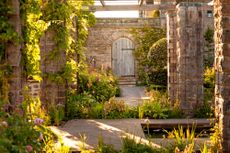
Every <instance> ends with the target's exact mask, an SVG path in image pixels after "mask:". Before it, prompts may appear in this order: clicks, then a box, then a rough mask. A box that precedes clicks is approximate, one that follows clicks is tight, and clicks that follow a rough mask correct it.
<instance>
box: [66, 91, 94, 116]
mask: <svg viewBox="0 0 230 153" xmlns="http://www.w3.org/2000/svg"><path fill="white" fill-rule="evenodd" d="M96 103H97V102H96V100H95V99H94V97H93V96H92V95H90V94H88V93H83V94H75V93H70V95H69V96H68V100H67V113H66V114H67V116H66V117H67V118H68V119H73V118H89V117H90V116H89V115H90V112H91V108H92V107H93V105H94V104H96Z"/></svg>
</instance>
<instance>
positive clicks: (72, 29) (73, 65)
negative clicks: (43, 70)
mask: <svg viewBox="0 0 230 153" xmlns="http://www.w3.org/2000/svg"><path fill="white" fill-rule="evenodd" d="M92 4H93V0H87V1H86V0H85V1H77V0H76V1H64V0H63V1H56V0H51V1H48V2H47V3H46V4H45V6H44V9H43V10H44V11H43V14H44V15H43V19H44V21H46V22H47V23H49V27H48V30H52V31H54V33H55V36H54V42H55V44H56V47H55V48H54V49H53V51H52V52H51V54H49V57H50V58H49V59H55V58H58V57H60V56H61V55H62V54H61V53H63V52H64V53H65V55H66V64H65V66H64V67H63V68H62V70H61V71H60V72H57V73H55V74H54V73H52V74H47V76H48V78H49V79H50V80H52V81H56V82H59V83H63V82H64V81H65V80H67V81H68V82H76V75H77V73H78V71H80V70H81V69H83V68H84V67H85V66H86V65H85V55H84V45H85V41H86V38H87V34H88V30H87V28H88V27H89V26H91V25H93V24H94V23H95V18H94V16H93V14H92V13H90V12H89V11H87V10H84V8H83V7H87V6H89V5H92Z"/></svg>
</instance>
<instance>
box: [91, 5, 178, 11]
mask: <svg viewBox="0 0 230 153" xmlns="http://www.w3.org/2000/svg"><path fill="white" fill-rule="evenodd" d="M175 7H176V6H175V5H173V4H157V5H141V6H140V5H105V6H91V7H90V10H91V11H131V10H146V11H152V10H174V9H175Z"/></svg>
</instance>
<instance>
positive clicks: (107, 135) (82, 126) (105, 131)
mask: <svg viewBox="0 0 230 153" xmlns="http://www.w3.org/2000/svg"><path fill="white" fill-rule="evenodd" d="M141 123H145V120H144V119H114V120H108V119H106V120H105V119H90V120H84V119H76V120H71V121H68V122H67V123H66V124H65V125H63V126H62V127H51V129H52V131H54V132H55V133H56V134H58V135H60V136H61V137H62V139H63V143H64V144H65V145H67V146H69V147H70V148H72V150H80V147H81V146H83V145H85V147H86V148H87V149H93V148H95V147H96V146H97V144H98V138H99V137H103V140H104V142H105V143H106V144H113V145H114V147H115V149H117V150H119V149H121V145H122V137H125V136H128V137H131V138H135V140H136V141H137V142H139V141H140V139H141V141H142V143H146V144H149V143H150V144H151V145H153V146H155V147H160V146H161V145H165V144H167V143H169V141H172V140H169V139H159V138H156V139H152V140H151V141H152V142H149V140H147V139H146V138H145V135H144V133H143V130H142V127H141ZM150 123H155V124H156V123H157V124H159V125H160V124H170V123H204V124H207V123H210V121H209V120H207V119H197V120H192V119H168V120H167V119H165V120H150ZM84 135H85V138H86V140H83V136H84ZM83 142H85V143H83Z"/></svg>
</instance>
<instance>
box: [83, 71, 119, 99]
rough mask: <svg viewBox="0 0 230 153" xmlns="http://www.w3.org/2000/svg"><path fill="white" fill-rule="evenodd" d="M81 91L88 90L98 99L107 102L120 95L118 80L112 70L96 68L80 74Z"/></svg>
mask: <svg viewBox="0 0 230 153" xmlns="http://www.w3.org/2000/svg"><path fill="white" fill-rule="evenodd" d="M80 91H81V92H83V91H84V92H87V93H89V94H91V95H93V97H94V98H95V99H96V100H97V101H98V102H105V101H107V100H109V99H110V98H111V97H113V96H115V95H119V87H118V82H117V79H116V78H115V76H113V74H112V73H111V71H110V70H107V71H105V70H102V69H94V70H91V71H90V72H89V73H88V72H84V73H83V72H82V73H81V74H80Z"/></svg>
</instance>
